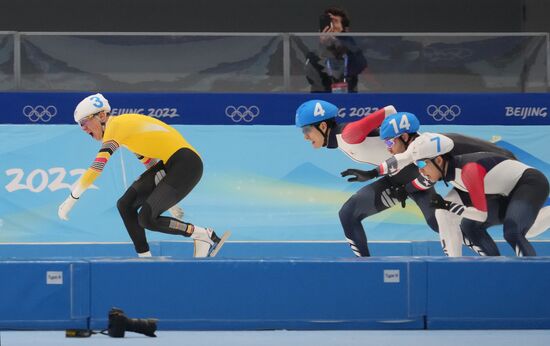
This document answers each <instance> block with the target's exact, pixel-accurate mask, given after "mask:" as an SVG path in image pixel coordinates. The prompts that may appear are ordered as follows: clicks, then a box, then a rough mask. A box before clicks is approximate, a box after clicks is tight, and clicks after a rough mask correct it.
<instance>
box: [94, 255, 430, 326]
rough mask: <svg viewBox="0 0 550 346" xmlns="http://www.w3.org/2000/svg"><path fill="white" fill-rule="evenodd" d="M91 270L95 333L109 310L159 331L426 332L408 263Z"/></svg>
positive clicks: (185, 264)
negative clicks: (152, 321) (155, 323)
mask: <svg viewBox="0 0 550 346" xmlns="http://www.w3.org/2000/svg"><path fill="white" fill-rule="evenodd" d="M91 265H92V269H91V276H92V277H91V283H92V286H91V306H92V308H91V325H92V327H94V328H104V327H105V325H106V317H107V312H108V310H109V309H110V308H111V307H112V306H117V307H119V308H122V309H123V310H125V311H126V312H127V313H128V315H131V316H134V317H155V318H159V319H160V322H159V328H163V329H264V328H269V329H271V328H275V329H276V328H285V329H349V328H381V329H386V328H390V329H395V328H400V329H411V328H415V329H419V328H423V327H424V317H423V316H424V311H423V307H424V304H422V301H421V300H419V301H415V302H412V301H411V300H413V299H414V300H416V299H417V297H412V296H411V295H410V292H411V291H413V292H422V291H425V287H423V286H422V285H423V283H422V280H419V281H418V282H416V283H415V285H414V289H411V281H410V280H413V279H412V278H415V277H417V273H420V274H418V277H424V276H425V274H422V273H423V272H424V271H425V264H424V263H422V262H421V261H419V260H415V259H411V258H392V259H374V258H371V259H349V260H343V259H342V260H324V261H320V260H303V259H302V260H233V261H225V260H204V261H162V260H161V261H145V260H133V261H116V260H115V261H92V262H91ZM387 270H389V272H386V271H387ZM397 271H398V272H397ZM385 280H390V281H392V280H394V281H396V282H384V281H385ZM419 296H422V294H421V293H419Z"/></svg>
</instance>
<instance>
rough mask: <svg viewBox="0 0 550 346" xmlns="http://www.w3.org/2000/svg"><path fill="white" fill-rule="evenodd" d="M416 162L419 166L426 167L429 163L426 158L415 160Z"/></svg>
mask: <svg viewBox="0 0 550 346" xmlns="http://www.w3.org/2000/svg"><path fill="white" fill-rule="evenodd" d="M414 164H415V165H416V167H418V168H424V167H426V166H427V165H428V164H427V163H426V161H425V160H416V161H414Z"/></svg>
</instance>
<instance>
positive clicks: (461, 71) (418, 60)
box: [290, 34, 548, 92]
mask: <svg viewBox="0 0 550 346" xmlns="http://www.w3.org/2000/svg"><path fill="white" fill-rule="evenodd" d="M290 51H291V52H290V56H291V57H293V59H292V60H291V64H292V67H291V71H293V73H292V74H291V81H290V88H291V90H292V91H323V90H324V91H328V90H330V89H331V83H332V84H334V82H335V81H336V82H338V81H341V80H342V75H346V74H347V75H348V76H347V79H348V80H349V81H350V83H352V84H353V83H357V84H358V85H357V88H356V89H357V90H358V91H359V92H545V91H546V90H547V87H548V79H547V69H548V65H547V58H548V57H547V53H548V52H547V35H546V34H525V35H523V34H522V35H517V34H509V35H507V34H494V35H493V34H483V35H475V34H463V35H458V34H433V35H431V34H416V35H401V36H394V35H383V36H379V35H359V34H345V35H338V36H334V35H331V36H321V37H319V35H318V34H315V35H311V34H302V35H292V36H291V40H290ZM304 61H306V63H305V64H304ZM304 66H305V68H303V67H304ZM301 69H302V70H303V71H300V70H301ZM355 79H357V81H355ZM303 80H307V81H308V83H307V85H306V86H304V83H303ZM350 89H351V86H350Z"/></svg>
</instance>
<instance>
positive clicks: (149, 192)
mask: <svg viewBox="0 0 550 346" xmlns="http://www.w3.org/2000/svg"><path fill="white" fill-rule="evenodd" d="M202 173H203V164H202V160H201V159H200V157H199V156H198V155H197V154H196V153H195V152H194V151H192V150H191V149H188V148H182V149H180V150H178V151H176V152H175V153H174V154H173V155H172V156H171V157H170V158H169V159H168V161H167V162H166V163H165V164H163V162H159V163H157V164H156V165H154V166H153V167H151V168H149V169H148V170H147V171H145V172H144V173H143V174H142V175H141V176H140V177H139V178H138V179H137V180H136V181H135V182H134V183H133V184H132V186H130V187H129V188H128V190H126V192H125V193H124V195H123V196H122V197H121V198H120V199H119V200H118V203H117V208H118V211H119V213H120V216H121V217H122V220H123V222H124V225H125V226H126V230H127V231H128V234H129V235H130V238H131V239H132V242H133V243H134V247H135V249H136V252H137V253H143V252H147V251H149V244H147V238H146V236H145V229H149V230H151V231H156V232H162V233H168V234H174V235H184V236H187V235H188V234H187V233H186V231H187V227H188V225H189V224H188V223H185V222H182V221H180V220H177V219H174V218H171V217H166V216H160V215H161V214H162V213H163V212H165V211H166V210H168V209H170V208H171V207H172V206H174V205H175V204H177V203H178V202H179V201H181V200H182V199H183V198H184V197H185V196H187V194H189V192H191V190H193V188H194V187H195V186H196V185H197V183H198V182H199V181H200V179H201V177H202ZM164 174H165V175H164ZM162 176H163V178H162V180H160V182H159V181H158V179H159V177H162ZM155 177H156V179H155Z"/></svg>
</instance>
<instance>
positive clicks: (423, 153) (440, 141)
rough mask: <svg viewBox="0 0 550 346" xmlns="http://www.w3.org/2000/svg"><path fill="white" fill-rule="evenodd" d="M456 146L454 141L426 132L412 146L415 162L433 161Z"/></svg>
mask: <svg viewBox="0 0 550 346" xmlns="http://www.w3.org/2000/svg"><path fill="white" fill-rule="evenodd" d="M454 146H455V144H454V142H453V140H452V139H450V138H449V137H447V136H443V135H440V134H438V133H430V132H424V133H422V134H421V135H420V136H418V137H417V138H416V139H415V140H414V141H413V142H412V144H411V147H412V157H413V160H414V161H415V162H416V161H419V160H425V159H433V158H434V157H437V156H440V155H443V154H446V153H448V152H449V151H451V150H453V148H454Z"/></svg>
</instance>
